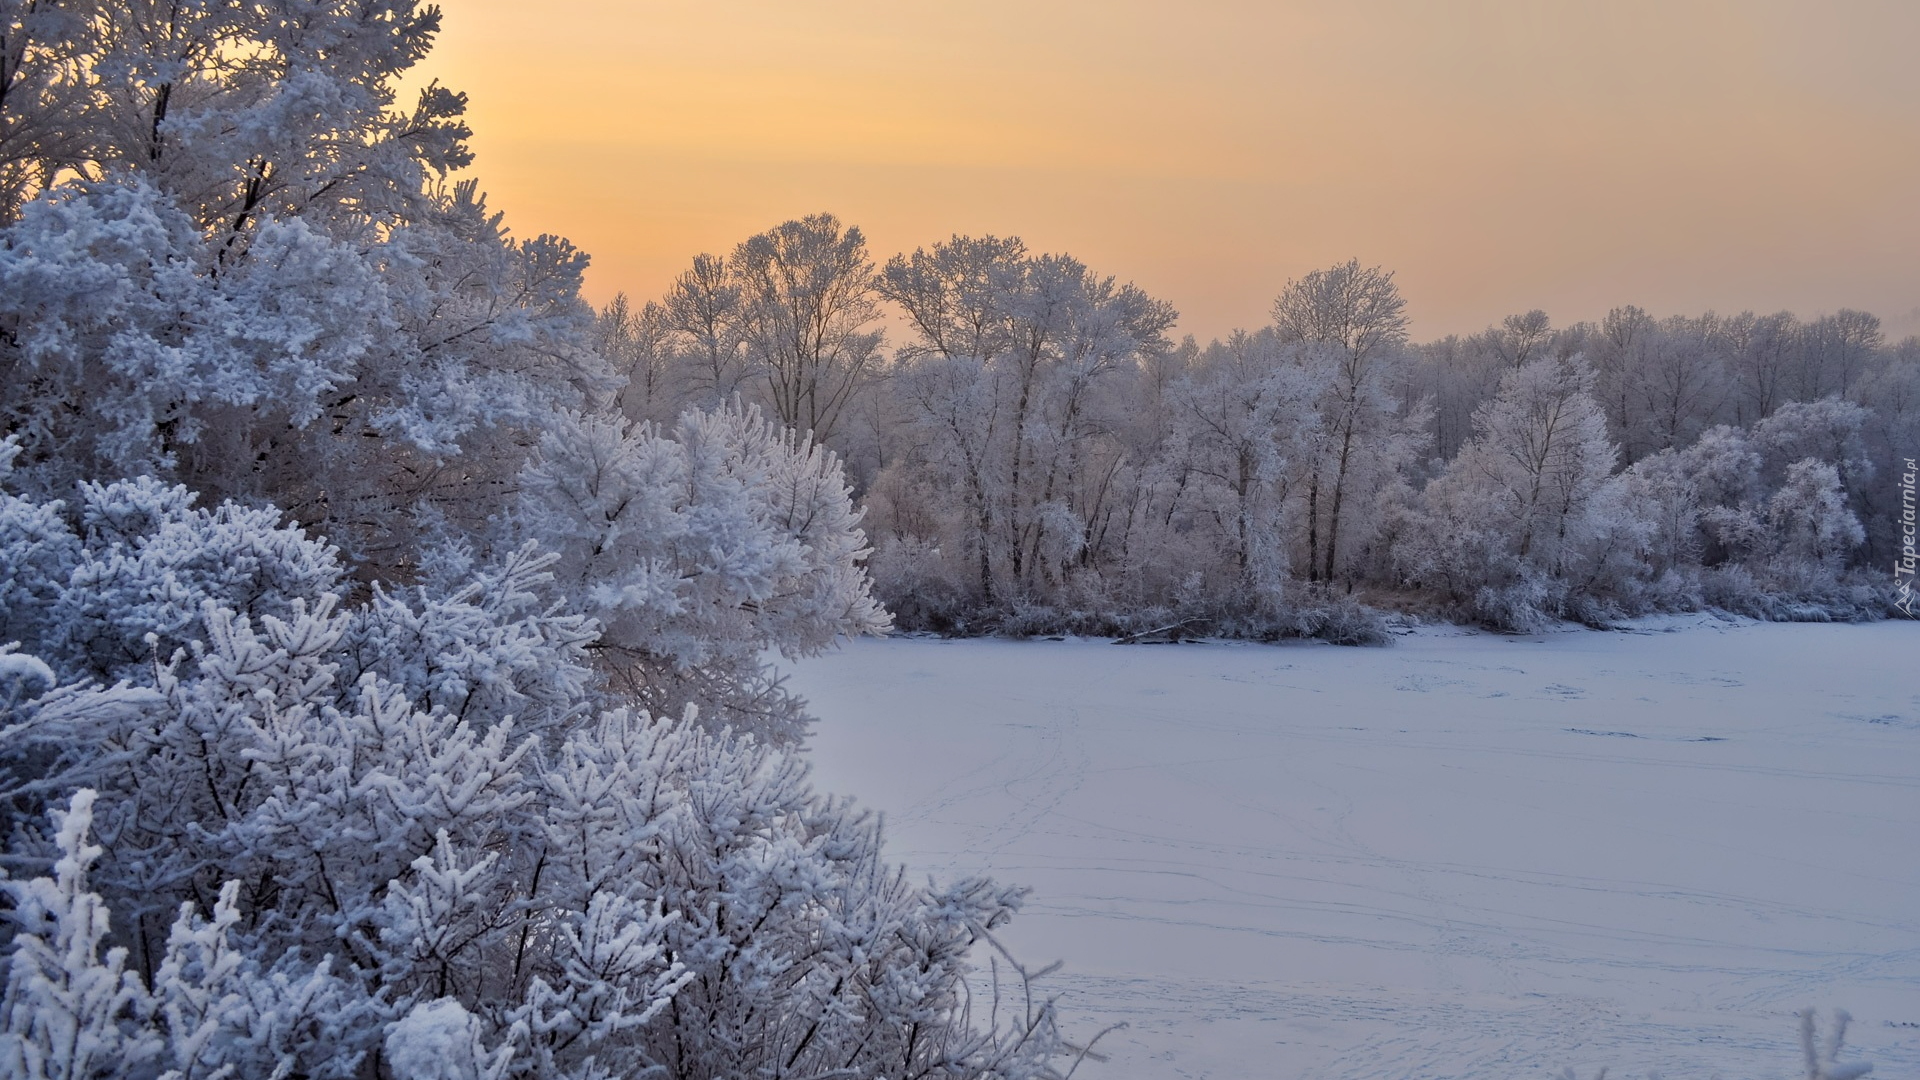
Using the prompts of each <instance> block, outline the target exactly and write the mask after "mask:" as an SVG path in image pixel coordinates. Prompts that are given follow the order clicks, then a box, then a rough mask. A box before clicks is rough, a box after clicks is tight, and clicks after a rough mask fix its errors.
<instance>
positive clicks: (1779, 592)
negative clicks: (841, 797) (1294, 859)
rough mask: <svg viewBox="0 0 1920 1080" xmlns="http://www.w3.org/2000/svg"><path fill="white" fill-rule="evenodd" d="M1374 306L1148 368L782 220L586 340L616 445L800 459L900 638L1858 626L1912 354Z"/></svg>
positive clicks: (1114, 330) (1031, 283) (1116, 334)
mask: <svg viewBox="0 0 1920 1080" xmlns="http://www.w3.org/2000/svg"><path fill="white" fill-rule="evenodd" d="M1407 307H1408V302H1407V299H1406V298H1405V297H1403V296H1402V295H1401V293H1400V290H1399V288H1398V286H1397V285H1396V284H1395V282H1394V279H1393V274H1392V272H1391V271H1389V270H1386V269H1383V268H1380V267H1367V266H1363V265H1362V264H1361V263H1360V262H1359V261H1358V260H1355V261H1350V262H1347V263H1345V264H1342V265H1336V266H1332V267H1328V268H1326V269H1323V270H1317V271H1314V272H1311V273H1308V274H1306V275H1305V276H1303V277H1301V278H1299V279H1297V280H1294V281H1290V282H1287V283H1285V285H1284V287H1283V288H1281V289H1280V290H1279V292H1278V296H1277V298H1276V299H1275V300H1274V302H1273V308H1272V321H1271V322H1270V323H1268V324H1267V325H1265V326H1261V327H1259V328H1257V329H1254V330H1250V331H1237V332H1235V333H1234V334H1232V335H1231V336H1230V337H1229V338H1228V339H1227V340H1225V341H1220V340H1214V341H1210V342H1208V343H1207V344H1206V345H1205V346H1201V345H1199V344H1198V343H1197V342H1195V341H1194V340H1193V339H1192V338H1191V337H1188V338H1184V339H1183V340H1181V341H1180V342H1179V343H1178V344H1175V343H1173V342H1172V341H1171V340H1170V337H1171V328H1172V327H1173V326H1174V323H1175V319H1176V313H1175V312H1174V310H1173V308H1172V307H1171V306H1169V305H1168V304H1166V303H1165V302H1163V301H1159V300H1156V299H1154V298H1152V297H1150V296H1147V295H1145V294H1144V293H1143V292H1141V291H1140V290H1139V289H1137V288H1135V287H1133V286H1132V285H1123V284H1119V283H1118V282H1117V280H1116V279H1115V278H1113V277H1110V276H1104V275H1101V274H1099V273H1097V272H1095V271H1093V270H1092V269H1090V268H1088V267H1087V266H1085V265H1083V264H1082V263H1080V262H1079V261H1077V260H1075V259H1073V258H1072V257H1070V256H1067V255H1041V254H1034V253H1031V252H1029V251H1028V250H1027V249H1026V248H1025V246H1024V245H1023V244H1022V243H1021V242H1020V241H1019V240H1017V239H1001V238H996V237H991V236H989V237H964V236H955V237H953V238H951V239H949V240H947V241H945V242H942V243H939V244H935V245H934V246H933V247H932V248H930V249H926V248H923V249H919V250H916V251H914V252H913V253H912V254H910V255H896V256H893V257H891V258H889V259H888V260H887V261H886V263H885V264H884V265H876V263H875V261H874V259H873V258H872V257H870V256H869V255H868V253H867V252H866V250H865V243H864V239H863V237H862V236H861V233H860V230H859V229H858V228H856V227H845V226H843V225H842V224H841V223H840V222H839V221H837V220H836V219H834V218H833V217H831V216H829V215H815V216H811V217H808V218H805V219H804V220H799V221H790V222H787V223H785V224H782V225H779V226H777V227H775V228H773V229H771V230H769V231H768V232H766V233H763V234H761V235H758V236H754V237H751V238H749V239H747V240H745V241H743V242H742V243H741V244H740V245H739V246H738V247H736V248H735V249H734V251H733V252H732V253H731V254H729V255H727V256H725V257H720V256H715V255H711V254H704V255H701V256H699V257H698V258H696V259H694V261H693V264H692V266H691V267H689V268H688V269H687V270H686V271H685V272H684V273H683V274H681V275H680V277H679V278H678V279H677V280H676V281H675V282H674V284H673V287H672V289H671V291H669V292H668V293H667V295H666V296H664V297H662V298H661V299H659V300H656V301H649V302H646V303H644V304H640V305H638V306H636V305H635V304H634V303H632V302H631V301H629V300H628V299H627V298H625V297H624V296H623V297H618V298H616V299H615V300H614V302H613V303H612V304H610V305H609V306H607V307H606V308H605V309H604V310H603V311H601V312H600V313H599V316H598V319H597V322H596V334H597V340H598V342H599V349H600V353H601V355H603V356H605V357H606V358H607V359H608V361H609V362H610V363H611V364H612V365H613V368H614V370H615V371H617V372H620V373H623V374H624V375H625V376H626V383H625V386H624V387H623V388H622V390H621V391H620V392H619V395H618V402H619V405H618V407H619V408H620V410H621V412H622V413H623V414H624V415H626V416H628V417H630V418H632V419H634V420H636V421H639V422H643V423H653V424H656V425H658V424H664V423H668V422H670V421H671V419H672V418H673V417H674V416H676V415H678V414H679V413H680V412H681V411H682V410H684V409H687V408H690V407H691V408H697V409H710V408H715V407H718V406H720V405H721V404H723V403H725V402H728V401H733V400H739V399H743V398H744V399H746V400H751V401H754V402H756V403H758V404H760V405H761V407H762V408H764V409H765V410H767V412H768V414H769V415H772V416H776V417H778V418H779V419H780V420H781V421H782V422H784V423H785V424H787V425H788V426H789V427H791V428H794V429H796V430H804V431H810V432H812V433H813V435H814V437H815V438H816V439H819V440H820V441H822V442H824V443H825V444H826V445H827V446H829V447H832V448H834V449H835V450H836V451H837V452H838V453H839V454H840V456H841V457H842V459H843V460H844V461H845V462H847V465H848V468H849V471H850V475H851V476H852V478H853V481H854V484H855V487H856V489H857V490H858V491H859V492H860V493H861V496H862V499H863V506H864V508H865V511H866V517H865V518H864V521H863V524H864V526H865V528H866V529H867V531H868V534H869V536H870V537H871V539H872V543H873V547H874V551H873V554H872V557H871V558H870V560H869V561H868V567H869V570H870V572H871V574H872V576H873V580H874V587H875V590H876V595H877V596H878V597H879V598H880V599H881V600H882V601H883V602H884V603H885V605H886V606H887V608H888V609H889V610H890V611H892V612H893V613H894V615H895V617H896V619H897V620H898V623H899V625H900V626H901V627H902V628H905V629H921V630H934V631H940V632H943V633H958V634H980V633H1005V634H1035V633H1082V634H1123V633H1137V632H1140V631H1143V630H1147V629H1149V628H1154V627H1163V626H1168V625H1178V626H1187V627H1191V628H1193V631H1194V632H1195V633H1201V634H1215V635H1227V636H1236V637H1253V638H1277V637H1289V636H1307V637H1324V638H1327V639H1329V640H1334V641H1340V642H1346V643H1359V642H1378V641H1380V640H1382V633H1381V631H1380V628H1379V622H1380V614H1381V613H1382V612H1400V613H1405V614H1412V615H1415V616H1422V615H1424V616H1426V617H1430V618H1442V619H1454V620H1460V621H1465V622H1471V623H1477V624H1482V625H1486V626H1489V627H1494V628H1499V629H1506V630H1527V629H1533V628H1537V627H1539V626H1542V625H1546V624H1549V623H1551V622H1554V621H1558V620H1575V621H1578V622H1581V623H1585V624H1587V625H1591V626H1606V625H1608V623H1609V620H1613V619H1619V618H1622V617H1626V616H1632V615H1639V614H1644V613H1648V612H1655V611H1677V610H1701V609H1707V608H1714V609H1720V610H1727V611H1734V612H1739V613H1743V614H1747V615H1752V616H1756V617H1759V618H1764V619H1782V620H1826V619H1859V618H1879V617H1884V616H1886V615H1888V614H1891V613H1893V609H1892V597H1893V595H1894V594H1893V591H1892V589H1893V583H1894V581H1895V565H1896V562H1897V560H1898V559H1899V558H1900V557H1901V555H1902V546H1903V544H1904V543H1906V542H1907V536H1908V534H1905V533H1903V532H1902V514H1903V513H1904V512H1906V511H1907V510H1910V506H1903V504H1902V487H1901V481H1900V477H1901V476H1902V475H1903V473H1910V472H1911V471H1912V469H1913V466H1912V465H1911V463H1909V462H1908V461H1907V460H1906V458H1905V455H1906V454H1907V453H1909V452H1911V448H1912V447H1914V446H1916V445H1920V426H1917V425H1920V339H1915V338H1908V339H1906V340H1904V341H1901V342H1899V343H1897V344H1891V345H1890V344H1889V343H1888V342H1887V341H1886V340H1885V339H1884V337H1883V335H1882V333H1881V330H1880V323H1879V320H1878V319H1877V318H1875V317H1874V316H1873V315H1870V314H1867V313H1864V312H1859V311H1852V310H1842V311H1839V312H1837V313H1834V314H1830V315H1821V316H1818V317H1816V318H1813V319H1811V320H1802V319H1799V318H1796V317H1795V316H1794V315H1792V314H1791V313H1787V312H1779V313H1775V314H1771V315H1755V314H1753V313H1752V312H1741V313H1739V314H1737V315H1733V316H1722V315H1716V314H1713V313H1708V314H1705V315H1701V316H1698V317H1690V316H1669V317H1666V318H1656V317H1654V316H1653V315H1651V314H1649V313H1648V312H1646V311H1643V310H1641V309H1640V308H1637V307H1631V306H1626V307H1619V308H1615V309H1614V310H1612V311H1610V312H1609V313H1608V314H1607V315H1606V317H1605V318H1604V319H1602V320H1601V321H1600V322H1599V323H1575V324H1572V325H1569V326H1565V327H1561V328H1555V327H1554V325H1553V323H1552V321H1551V319H1550V318H1549V317H1548V315H1547V314H1546V313H1545V312H1542V311H1537V310H1536V311H1529V312H1526V313H1524V314H1519V315H1513V316H1509V317H1507V318H1506V319H1504V320H1502V321H1501V323H1500V325H1498V326H1494V327H1489V328H1488V329H1487V330H1486V331H1484V332H1483V333H1480V334H1476V335H1473V336H1471V337H1466V338H1462V337H1458V336H1454V337H1447V338H1444V339H1442V340H1439V341H1432V342H1425V343H1418V342H1413V341H1411V340H1410V339H1409V334H1408V327H1409V318H1408V315H1407ZM888 326H892V327H895V328H896V336H897V337H898V338H899V341H898V343H897V344H895V345H893V346H892V347H891V348H890V347H889V346H888V343H887V340H886V337H885V336H884V335H883V333H882V331H883V329H885V328H887V327H888Z"/></svg>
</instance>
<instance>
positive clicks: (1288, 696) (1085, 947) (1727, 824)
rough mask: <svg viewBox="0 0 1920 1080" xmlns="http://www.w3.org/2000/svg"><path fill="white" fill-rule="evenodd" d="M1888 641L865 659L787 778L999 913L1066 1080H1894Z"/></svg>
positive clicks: (1914, 932) (1910, 835) (1668, 629)
mask: <svg viewBox="0 0 1920 1080" xmlns="http://www.w3.org/2000/svg"><path fill="white" fill-rule="evenodd" d="M1917 647H1920V629H1916V628H1915V627H1914V626H1912V625H1910V624H1905V623H1883V624H1879V625H1871V626H1807V625H1795V626H1781V625H1754V624H1742V625H1732V626H1728V625H1722V624H1718V623H1715V622H1713V621H1712V620H1707V619H1698V620H1692V621H1690V622H1687V623H1684V624H1683V623H1666V624H1655V625H1652V626H1649V627H1645V628H1643V629H1642V630H1641V631H1639V632H1628V633H1605V634H1603V633H1591V632H1584V631H1577V632H1569V633H1560V634H1551V635H1546V636H1543V637H1536V638H1509V637H1499V636H1492V635H1485V634H1477V633H1469V632H1466V631H1459V630H1427V631H1422V632H1420V633H1418V634H1416V635H1413V636H1410V637H1403V638H1401V639H1399V640H1397V641H1396V642H1395V644H1394V646H1393V647H1391V648H1386V649H1341V648H1335V647H1332V646H1325V645H1306V644H1301V645H1288V646H1261V645H1178V646H1167V645H1143V646H1127V647H1123V646H1115V645H1112V644H1108V643H1105V642H1092V641H1067V642H1024V643H1023V642H1007V641H957V642H947V641H934V640H925V639H920V640H890V641H864V642H860V643H857V644H854V645H851V646H849V647H847V648H844V649H843V650H841V651H840V652H837V653H835V654H833V655H830V656H827V657H823V658H821V659H817V660H809V661H806V662H803V663H801V664H799V665H797V666H796V667H795V669H794V673H793V685H794V686H795V687H796V688H797V689H798V690H799V691H800V692H801V693H803V694H804V695H806V696H807V697H808V698H810V699H811V700H812V702H813V705H814V709H815V712H816V713H817V714H818V715H820V716H821V717H824V720H823V721H822V723H821V724H820V725H819V727H818V729H817V731H816V733H815V735H814V742H813V747H814V749H813V756H814V758H815V763H816V764H815V770H816V776H817V777H818V779H819V780H820V782H821V785H822V786H823V787H824V788H826V789H827V790H831V791H840V792H850V793H854V794H856V795H858V796H859V798H860V799H861V801H862V802H863V803H865V804H866V805H868V806H871V807H875V808H877V809H880V810H882V811H884V812H885V814H886V816H887V823H888V829H889V833H890V835H889V842H888V849H889V851H890V853H891V855H892V856H893V857H894V858H895V859H897V860H900V861H903V862H905V863H906V864H907V865H908V866H909V867H910V868H911V869H912V870H913V871H914V872H915V873H931V874H935V875H941V876H952V875H957V874H964V873H973V872H978V871H987V872H990V873H992V874H993V875H995V876H996V877H998V878H1001V879H1004V880H1008V881H1016V882H1022V883H1026V884H1028V885H1031V886H1032V887H1033V896H1032V898H1031V902H1030V904H1029V906H1028V908H1027V910H1026V911H1025V912H1024V913H1023V914H1022V916H1021V917H1020V918H1019V919H1017V920H1015V923H1014V925H1013V926H1012V927H1010V928H1009V933H1008V941H1009V944H1010V945H1011V946H1012V947H1013V949H1014V950H1015V952H1016V953H1017V954H1018V955H1020V956H1021V957H1022V958H1023V959H1024V960H1027V961H1029V962H1032V963H1034V964H1036V966H1037V965H1038V964H1044V963H1046V962H1048V961H1051V960H1055V959H1059V960H1063V961H1065V968H1064V970H1063V971H1062V972H1061V973H1059V974H1057V975H1055V976H1053V977H1051V978H1050V979H1049V980H1048V984H1047V985H1049V986H1051V987H1052V988H1054V989H1055V990H1057V991H1059V992H1062V993H1063V994H1064V995H1065V1001H1066V1003H1067V1004H1066V1013H1067V1015H1068V1017H1069V1018H1070V1021H1071V1030H1072V1031H1073V1032H1074V1033H1075V1034H1078V1035H1082V1036H1084V1035H1086V1034H1090V1033H1092V1032H1093V1031H1097V1030H1098V1029H1099V1028H1100V1027H1101V1026H1103V1025H1104V1024H1106V1023H1110V1022H1119V1021H1124V1022H1125V1023H1126V1024H1127V1025H1128V1027H1127V1028H1126V1029H1125V1030H1122V1031H1117V1032H1114V1033H1113V1034H1110V1035H1108V1036H1107V1037H1106V1039H1105V1040H1103V1041H1102V1042H1101V1043H1100V1049H1101V1050H1102V1051H1104V1052H1106V1053H1107V1054H1108V1055H1109V1056H1110V1060H1109V1061H1108V1062H1106V1063H1105V1064H1089V1065H1087V1066H1086V1067H1085V1068H1083V1069H1082V1070H1081V1073H1080V1076H1081V1077H1083V1078H1089V1080H1145V1078H1149V1077H1153V1078H1161V1077H1211V1078H1215V1080H1241V1078H1262V1077H1315V1078H1321V1077H1324V1078H1333V1077H1339V1078H1351V1080H1363V1078H1375V1077H1377V1078H1393V1080H1409V1078H1415V1077H1487V1078H1497V1077H1528V1078H1540V1077H1546V1076H1548V1075H1549V1074H1551V1075H1556V1076H1557V1075H1558V1074H1559V1072H1560V1070H1562V1069H1564V1068H1567V1067H1570V1066H1571V1067H1574V1068H1576V1069H1578V1071H1579V1073H1580V1075H1581V1076H1582V1077H1583V1078H1585V1077H1587V1076H1590V1075H1591V1074H1592V1072H1593V1071H1594V1070H1595V1069H1597V1068H1598V1067H1600V1066H1603V1065H1606V1066H1611V1067H1612V1069H1613V1073H1612V1075H1613V1076H1614V1077H1616V1078H1619V1077H1623V1076H1624V1077H1634V1078H1637V1077H1640V1076H1643V1075H1646V1074H1648V1073H1653V1072H1657V1073H1659V1074H1661V1075H1663V1076H1664V1077H1665V1078H1666V1080H1687V1078H1692V1077H1699V1078H1701V1080H1705V1078H1707V1077H1710V1076H1715V1075H1718V1076H1720V1077H1723V1078H1725V1080H1737V1078H1753V1080H1761V1078H1769V1077H1788V1076H1800V1075H1804V1072H1803V1068H1802V1066H1801V1065H1800V1064H1799V1062H1798V1060H1797V1057H1798V1045H1797V1041H1796V1027H1795V1021H1794V1019H1793V1013H1794V1012H1795V1011H1796V1010H1798V1009H1800V1008H1803V1007H1805V1006H1808V1005H1813V1006H1817V1007H1819V1008H1820V1009H1822V1010H1823V1018H1824V1011H1825V1010H1826V1009H1828V1008H1831V1007H1844V1008H1847V1009H1849V1010H1851V1011H1852V1012H1853V1014H1854V1016H1855V1025H1854V1028H1853V1031H1852V1033H1851V1037H1850V1044H1851V1046H1852V1047H1853V1048H1854V1050H1853V1052H1852V1053H1849V1054H1847V1055H1843V1057H1844V1058H1848V1059H1866V1060H1870V1061H1873V1062H1875V1064H1876V1068H1875V1071H1874V1075H1875V1076H1877V1077H1888V1078H1895V1077H1914V1076H1920V683H1916V681H1915V679H1916V676H1920V648H1917Z"/></svg>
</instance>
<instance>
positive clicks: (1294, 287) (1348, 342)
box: [1273, 259, 1407, 579]
mask: <svg viewBox="0 0 1920 1080" xmlns="http://www.w3.org/2000/svg"><path fill="white" fill-rule="evenodd" d="M1406 307H1407V302H1406V300H1405V299H1403V298H1402V297H1401V295H1400V289H1399V287H1398V286H1396V285H1395V284H1394V283H1393V274H1392V273H1391V272H1389V271H1384V270H1381V269H1380V268H1379V267H1377V266H1373V267H1362V266H1361V265H1360V261H1359V260H1358V259H1353V260H1350V261H1348V262H1346V263H1344V264H1342V265H1340V266H1335V267H1332V268H1331V269H1327V270H1315V271H1314V272H1313V273H1311V274H1308V275H1307V276H1306V277H1304V278H1301V279H1300V280H1298V281H1290V282H1288V283H1287V288H1286V291H1285V292H1282V293H1281V294H1280V297H1279V299H1277V300H1275V301H1274V302H1273V321H1274V324H1275V327H1276V328H1277V329H1278V331H1279V333H1280V336H1281V339H1282V340H1283V341H1292V342H1301V343H1305V344H1310V345H1320V346H1323V347H1325V348H1327V349H1328V350H1329V351H1330V352H1331V353H1332V354H1333V363H1334V378H1333V382H1332V386H1331V388H1330V390H1329V398H1328V401H1327V402H1326V404H1325V406H1324V408H1323V409H1322V413H1321V416H1322V419H1321V425H1322V431H1323V432H1324V438H1325V446H1324V451H1325V452H1324V453H1323V454H1322V455H1320V457H1319V460H1318V461H1317V462H1316V464H1315V466H1314V468H1313V470H1312V473H1311V475H1310V476H1309V477H1308V481H1307V567H1308V576H1309V578H1327V579H1331V578H1332V577H1333V575H1334V571H1335V569H1336V568H1337V567H1338V565H1339V552H1340V518H1341V514H1342V512H1343V510H1344V508H1345V504H1346V500H1347V480H1348V474H1349V473H1350V472H1351V471H1352V469H1353V465H1354V456H1355V454H1356V452H1361V453H1364V452H1365V446H1364V445H1363V444H1364V443H1365V442H1366V439H1365V438H1364V432H1365V429H1366V428H1367V427H1368V426H1369V424H1370V422H1372V421H1374V420H1376V419H1378V417H1379V414H1380V413H1382V412H1383V410H1382V408H1381V405H1380V401H1379V399H1380V397H1381V396H1382V395H1381V394H1380V393H1379V390H1380V387H1381V382H1382V378H1381V376H1382V374H1383V372H1382V371H1381V368H1382V366H1383V362H1384V361H1385V360H1386V359H1387V358H1388V357H1389V356H1390V355H1392V354H1395V353H1397V352H1398V351H1399V350H1400V348H1401V347H1402V346H1404V345H1405V344H1406V341H1407V315H1406ZM1323 495H1324V496H1325V497H1326V498H1327V500H1328V507H1327V511H1326V521H1327V542H1326V546H1325V547H1324V548H1322V547H1321V546H1320V541H1319V530H1320V518H1321V511H1320V501H1321V498H1322V496H1323Z"/></svg>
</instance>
